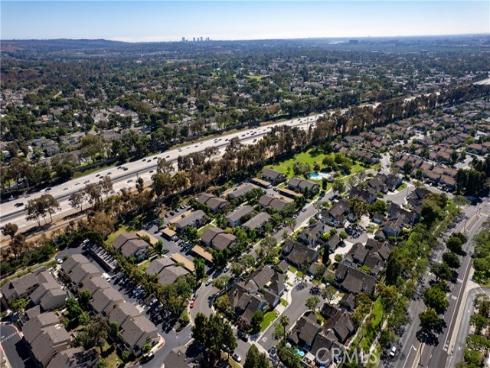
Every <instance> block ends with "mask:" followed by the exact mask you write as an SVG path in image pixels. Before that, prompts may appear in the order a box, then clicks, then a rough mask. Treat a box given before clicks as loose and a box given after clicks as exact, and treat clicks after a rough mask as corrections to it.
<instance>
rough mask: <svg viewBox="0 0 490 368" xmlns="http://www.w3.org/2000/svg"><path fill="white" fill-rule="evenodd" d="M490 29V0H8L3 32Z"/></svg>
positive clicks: (160, 34) (151, 34)
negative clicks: (56, 0) (100, 0)
mask: <svg viewBox="0 0 490 368" xmlns="http://www.w3.org/2000/svg"><path fill="white" fill-rule="evenodd" d="M467 33H490V1H488V0H486V1H435V0H424V1H363V0H358V1H299V0H298V1H261V2H254V1H234V0H228V1H197V2H191V1H173V2H170V1H150V2H143V1H105V2H99V1H81V2H80V1H58V2H46V1H30V2H27V1H4V0H2V1H1V38H2V39H25V38H42V39H46V38H105V39H113V40H124V41H164V40H179V39H180V38H181V37H182V36H185V37H187V38H192V37H193V36H203V37H211V38H212V39H257V38H303V37H365V36H407V35H437V34H467Z"/></svg>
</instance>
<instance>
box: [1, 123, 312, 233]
mask: <svg viewBox="0 0 490 368" xmlns="http://www.w3.org/2000/svg"><path fill="white" fill-rule="evenodd" d="M320 116H321V114H317V115H312V116H309V117H306V118H297V119H291V120H286V121H282V122H277V123H273V124H269V125H267V126H262V127H257V128H253V129H246V130H242V131H238V132H234V133H230V134H226V135H222V136H220V137H219V138H209V139H207V140H203V141H199V142H194V143H190V144H188V145H185V146H181V147H177V148H173V149H171V150H168V151H165V152H162V153H159V154H157V155H153V156H149V157H145V158H143V159H140V160H137V161H133V162H129V163H126V164H124V165H121V166H119V167H117V168H116V167H111V168H107V169H103V170H100V171H98V172H95V173H92V174H88V175H85V176H83V177H80V178H77V179H72V180H70V181H67V182H65V183H63V184H60V185H56V186H53V187H52V188H50V189H49V190H47V189H44V190H42V191H40V192H37V193H32V194H29V195H27V196H25V197H21V198H17V199H12V200H10V201H8V202H5V203H2V204H1V205H0V226H3V225H5V224H6V223H9V222H11V223H15V224H17V225H18V226H19V227H20V228H22V229H25V228H27V227H29V226H33V225H35V224H36V221H35V220H31V221H28V220H26V218H25V215H26V214H25V204H26V203H27V201H28V200H30V199H34V198H38V197H40V196H41V195H42V194H45V193H49V194H51V195H52V196H53V197H55V198H56V199H57V200H58V202H59V204H60V210H59V211H57V214H56V216H57V217H60V216H62V215H64V214H67V213H68V212H70V211H71V212H73V208H72V207H71V206H70V204H69V201H68V198H69V196H70V195H71V194H72V193H75V192H77V191H80V190H82V189H83V188H84V187H85V185H87V184H89V183H97V182H99V181H100V179H101V178H102V177H104V176H109V177H110V178H111V179H112V182H113V189H114V191H119V190H120V189H122V188H128V187H132V186H134V185H135V182H136V179H137V178H138V177H141V178H143V180H145V181H149V180H150V179H151V176H152V175H153V173H152V172H153V171H154V170H155V169H156V165H157V161H158V159H159V158H165V159H166V160H167V161H169V162H175V161H176V160H177V158H178V157H179V156H183V155H187V154H190V153H193V152H201V151H204V150H205V149H206V148H211V147H215V148H218V149H221V150H224V149H225V147H226V146H227V145H228V143H229V141H230V140H231V139H232V138H239V139H240V141H241V142H242V143H243V144H254V143H255V141H256V140H257V139H258V138H260V137H262V136H263V135H265V134H267V133H268V132H269V131H270V130H271V129H272V128H273V127H275V126H284V125H288V126H297V127H303V128H307V127H309V126H310V125H311V124H314V123H315V122H316V120H317V119H318V118H319V117H320Z"/></svg>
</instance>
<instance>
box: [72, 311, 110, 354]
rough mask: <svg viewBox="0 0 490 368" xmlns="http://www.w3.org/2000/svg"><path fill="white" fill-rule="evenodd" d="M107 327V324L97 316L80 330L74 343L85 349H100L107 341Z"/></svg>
mask: <svg viewBox="0 0 490 368" xmlns="http://www.w3.org/2000/svg"><path fill="white" fill-rule="evenodd" d="M107 335H108V325H107V322H106V321H105V320H104V319H103V318H101V317H99V316H97V317H94V318H93V319H92V320H91V322H90V323H89V324H88V325H86V326H85V327H84V328H83V330H81V331H80V332H79V333H78V335H77V336H76V338H75V341H76V342H77V343H78V344H79V345H81V346H83V347H84V348H85V349H90V348H93V347H96V346H97V347H99V348H101V347H102V345H103V344H104V341H105V340H106V339H107Z"/></svg>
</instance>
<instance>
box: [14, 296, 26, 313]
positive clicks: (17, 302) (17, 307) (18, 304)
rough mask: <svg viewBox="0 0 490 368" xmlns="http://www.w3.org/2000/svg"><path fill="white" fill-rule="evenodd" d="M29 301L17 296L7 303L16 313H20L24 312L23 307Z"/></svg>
mask: <svg viewBox="0 0 490 368" xmlns="http://www.w3.org/2000/svg"><path fill="white" fill-rule="evenodd" d="M28 303H29V300H27V299H26V298H17V299H14V300H12V301H11V302H10V303H9V305H10V308H12V310H13V311H14V312H16V313H22V312H24V310H25V308H26V307H27V304H28Z"/></svg>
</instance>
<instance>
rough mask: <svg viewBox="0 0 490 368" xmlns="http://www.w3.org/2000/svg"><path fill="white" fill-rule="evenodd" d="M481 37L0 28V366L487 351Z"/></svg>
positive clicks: (400, 358) (341, 362)
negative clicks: (27, 33) (53, 36)
mask: <svg viewBox="0 0 490 368" xmlns="http://www.w3.org/2000/svg"><path fill="white" fill-rule="evenodd" d="M489 45H490V38H489V36H488V35H470V36H452V37H449V36H448V37H440V38H439V37H415V38H400V39H398V38H380V39H377V38H373V39H370V38H360V39H357V38H341V39H339V40H337V39H335V40H332V39H316V38H313V39H294V40H264V41H212V40H210V39H207V38H206V39H205V38H203V37H198V38H197V39H195V38H194V39H193V40H188V39H185V38H183V39H182V40H181V41H179V42H148V43H126V42H116V41H105V40H62V39H59V40H2V44H1V46H0V56H1V58H2V66H1V81H2V88H1V93H0V95H1V99H0V116H1V120H2V123H1V130H0V148H1V153H0V173H1V181H0V183H1V204H0V227H1V232H2V235H1V238H0V257H1V258H0V260H1V264H0V266H1V267H0V306H1V309H0V311H1V314H0V318H1V319H0V346H1V348H0V358H1V360H0V367H13V368H23V367H47V368H63V367H68V368H70V367H73V368H74V367H82V368H89V367H100V368H102V367H109V368H113V367H114V368H115V367H154V368H157V367H158V368H160V367H170V368H185V367H233V368H238V367H244V368H268V367H287V368H299V367H319V368H320V367H396V368H415V367H420V368H427V367H430V368H432V367H436V368H439V367H440V368H444V367H451V368H453V367H454V368H455V367H468V368H470V367H471V368H473V367H486V366H489V365H490V294H489V293H490V288H489V287H490V221H489V216H490V200H489V197H488V195H489V189H490V78H489V73H490V58H488V55H489V49H488V47H489Z"/></svg>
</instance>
